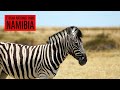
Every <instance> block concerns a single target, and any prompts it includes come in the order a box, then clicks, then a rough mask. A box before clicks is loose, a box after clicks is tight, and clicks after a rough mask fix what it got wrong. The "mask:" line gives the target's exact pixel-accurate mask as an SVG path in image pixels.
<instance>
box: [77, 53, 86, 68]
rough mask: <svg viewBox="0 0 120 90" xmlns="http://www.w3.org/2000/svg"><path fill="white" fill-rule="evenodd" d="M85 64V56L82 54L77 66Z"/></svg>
mask: <svg viewBox="0 0 120 90" xmlns="http://www.w3.org/2000/svg"><path fill="white" fill-rule="evenodd" d="M86 62H87V56H86V54H83V55H82V56H81V58H80V59H79V64H80V65H81V66H82V65H85V64H86Z"/></svg>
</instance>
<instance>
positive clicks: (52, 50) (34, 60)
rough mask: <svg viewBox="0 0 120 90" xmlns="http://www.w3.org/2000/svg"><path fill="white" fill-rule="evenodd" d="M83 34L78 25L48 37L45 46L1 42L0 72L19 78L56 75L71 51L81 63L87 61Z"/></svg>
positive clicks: (51, 76)
mask: <svg viewBox="0 0 120 90" xmlns="http://www.w3.org/2000/svg"><path fill="white" fill-rule="evenodd" d="M81 36H82V33H81V32H80V30H79V29H78V28H77V27H68V28H66V29H64V30H63V31H61V32H58V33H56V34H54V35H52V36H51V37H49V40H48V42H47V44H45V45H37V46H28V45H22V44H16V43H9V42H8V43H4V42H0V71H4V72H5V73H6V74H8V75H10V76H12V77H14V78H16V79H34V78H45V79H47V78H53V77H54V76H55V75H56V73H57V71H58V68H59V65H60V64H61V63H62V62H63V61H64V60H65V58H66V56H67V55H68V54H71V55H72V56H73V57H75V58H76V59H77V60H78V61H80V64H81V65H82V64H85V63H86V60H87V59H86V56H84V59H83V60H82V58H83V56H81V55H83V54H84V55H85V52H84V49H83V46H82V42H81V39H80V37H81ZM75 39H76V40H75ZM75 43H78V44H77V45H76V44H75ZM75 53H76V54H75ZM80 58H81V59H80ZM81 62H82V63H81ZM0 73H1V72H0Z"/></svg>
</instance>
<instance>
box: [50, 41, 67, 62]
mask: <svg viewBox="0 0 120 90" xmlns="http://www.w3.org/2000/svg"><path fill="white" fill-rule="evenodd" d="M52 48H53V52H54V54H53V55H54V59H55V61H56V62H57V63H58V64H61V63H62V62H63V61H64V60H65V58H66V56H67V55H68V53H67V48H66V45H65V41H62V42H61V41H59V40H58V41H56V43H53V44H52Z"/></svg>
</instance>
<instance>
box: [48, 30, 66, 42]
mask: <svg viewBox="0 0 120 90" xmlns="http://www.w3.org/2000/svg"><path fill="white" fill-rule="evenodd" d="M65 30H66V29H64V30H62V31H59V32H57V33H55V34H53V35H52V36H50V37H49V39H48V41H47V43H49V42H50V39H51V38H52V37H55V36H56V35H58V34H61V33H62V32H65Z"/></svg>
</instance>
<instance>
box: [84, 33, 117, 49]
mask: <svg viewBox="0 0 120 90" xmlns="http://www.w3.org/2000/svg"><path fill="white" fill-rule="evenodd" d="M84 47H85V49H87V50H110V49H116V48H119V44H118V43H117V42H116V41H115V40H113V39H111V38H110V37H109V35H108V34H107V35H105V34H104V33H102V34H99V35H97V36H96V37H95V38H94V39H93V40H90V41H88V42H86V43H85V45H84Z"/></svg>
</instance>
